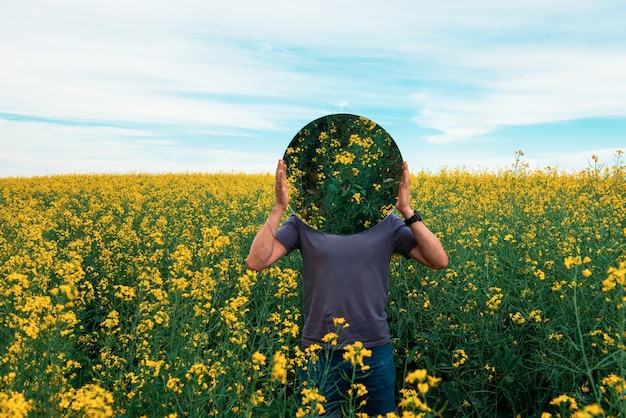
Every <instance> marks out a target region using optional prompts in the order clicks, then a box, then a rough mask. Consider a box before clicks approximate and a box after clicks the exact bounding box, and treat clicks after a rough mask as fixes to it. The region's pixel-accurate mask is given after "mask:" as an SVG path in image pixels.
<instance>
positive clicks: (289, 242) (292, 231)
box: [276, 215, 300, 253]
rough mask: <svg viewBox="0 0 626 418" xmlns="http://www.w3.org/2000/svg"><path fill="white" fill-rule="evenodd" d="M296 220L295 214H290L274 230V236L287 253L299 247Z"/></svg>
mask: <svg viewBox="0 0 626 418" xmlns="http://www.w3.org/2000/svg"><path fill="white" fill-rule="evenodd" d="M297 221H298V219H297V217H296V215H291V216H290V217H289V218H287V220H286V221H285V222H284V223H283V224H282V225H281V226H280V228H278V231H276V238H277V239H278V240H279V241H280V243H281V244H283V246H284V247H285V249H286V250H287V253H290V252H292V251H293V250H295V249H296V248H300V232H299V231H298V225H297Z"/></svg>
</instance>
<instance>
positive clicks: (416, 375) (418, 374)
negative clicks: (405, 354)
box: [404, 369, 428, 384]
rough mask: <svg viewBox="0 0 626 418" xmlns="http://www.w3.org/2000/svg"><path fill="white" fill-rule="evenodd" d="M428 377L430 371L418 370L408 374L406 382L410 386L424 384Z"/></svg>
mask: <svg viewBox="0 0 626 418" xmlns="http://www.w3.org/2000/svg"><path fill="white" fill-rule="evenodd" d="M427 375H428V371H427V370H426V369H418V370H413V371H412V372H410V373H408V374H407V375H406V377H405V378H404V381H405V382H407V383H410V384H414V383H416V382H423V381H424V380H426V376H427Z"/></svg>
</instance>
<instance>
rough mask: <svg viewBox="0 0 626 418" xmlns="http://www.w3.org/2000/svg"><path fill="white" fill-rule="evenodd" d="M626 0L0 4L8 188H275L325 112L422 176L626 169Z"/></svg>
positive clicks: (0, 105) (1, 120) (0, 114)
mask: <svg viewBox="0 0 626 418" xmlns="http://www.w3.org/2000/svg"><path fill="white" fill-rule="evenodd" d="M624 22H626V2H623V1H620V0H596V1H579V0H551V1H545V0H525V1H515V0H510V1H506V2H503V1H494V0H489V1H487V0H467V1H458V0H454V1H453V0H438V1H423V0H395V1H390V2H381V1H372V0H358V1H355V0H333V1H329V0H317V1H293V0H292V1H282V0H264V1H251V0H231V1H229V2H222V1H211V0H204V1H200V0H177V1H171V0H170V1H163V0H150V1H147V0H135V1H129V0H124V1H120V0H108V1H98V2H96V1H85V0H68V1H53V0H47V1H44V0H31V1H13V0H0V39H1V40H2V41H0V62H1V64H0V177H30V176H42V175H56V174H74V173H172V172H251V173H257V172H273V171H274V169H275V167H276V161H277V160H278V159H279V158H281V157H282V155H283V153H284V151H285V149H286V147H287V145H288V144H289V142H290V141H291V139H292V138H293V137H294V135H296V133H297V132H298V131H299V130H300V129H301V128H302V127H304V126H305V125H307V124H308V123H309V122H311V121H313V120H315V119H317V118H319V117H321V116H324V115H328V114H334V113H351V114H357V115H360V116H364V117H366V118H369V119H371V120H372V121H374V122H376V123H378V124H379V125H380V126H381V127H383V128H384V129H385V130H386V131H387V132H388V133H389V134H390V135H391V136H392V137H393V139H394V141H395V142H396V144H397V145H398V147H399V148H400V151H401V152H402V155H403V158H404V159H405V160H406V161H408V163H409V167H410V169H411V171H414V172H416V171H420V170H427V171H433V172H436V171H439V170H441V169H456V168H462V169H468V170H480V171H485V170H487V171H491V170H501V169H506V168H508V167H511V166H512V164H513V163H514V161H515V153H516V151H518V150H521V151H523V153H524V155H523V157H522V159H523V161H524V163H526V164H528V166H529V167H530V168H533V169H545V168H552V169H558V170H582V169H585V168H587V167H589V166H590V164H591V163H593V161H592V156H596V157H597V158H598V159H599V161H600V163H602V164H607V165H609V166H610V165H614V164H615V158H616V157H615V156H616V153H617V151H618V150H623V151H626V25H625V24H624Z"/></svg>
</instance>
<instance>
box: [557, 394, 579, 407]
mask: <svg viewBox="0 0 626 418" xmlns="http://www.w3.org/2000/svg"><path fill="white" fill-rule="evenodd" d="M561 404H569V406H568V407H569V409H571V410H575V409H578V404H577V403H576V400H575V399H574V398H572V397H571V396H567V395H565V394H563V395H560V396H557V397H556V398H554V399H553V400H552V401H551V402H550V405H553V406H561Z"/></svg>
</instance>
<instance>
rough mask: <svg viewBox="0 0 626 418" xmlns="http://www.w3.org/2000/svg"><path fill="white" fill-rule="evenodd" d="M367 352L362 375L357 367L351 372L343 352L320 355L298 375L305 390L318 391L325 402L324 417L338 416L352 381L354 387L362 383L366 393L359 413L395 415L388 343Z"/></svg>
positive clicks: (349, 364)
mask: <svg viewBox="0 0 626 418" xmlns="http://www.w3.org/2000/svg"><path fill="white" fill-rule="evenodd" d="M370 350H371V351H372V356H371V357H365V358H364V359H363V362H364V363H365V364H366V365H368V366H370V368H369V370H367V371H365V372H362V371H361V367H360V366H359V365H358V364H357V365H356V366H355V367H354V368H353V367H352V364H351V363H350V361H345V360H344V359H343V353H344V351H343V350H335V351H321V352H319V360H318V361H317V362H316V363H315V364H313V365H311V364H309V365H308V367H307V370H300V371H299V374H300V379H301V380H302V381H303V382H304V381H306V382H307V387H316V388H318V389H319V391H320V393H321V394H322V395H324V397H325V398H326V403H325V404H324V407H325V409H326V414H327V415H331V416H332V415H334V416H339V415H340V413H341V402H342V401H343V400H344V399H346V397H347V391H348V389H349V388H350V384H351V383H352V379H353V378H354V382H353V383H361V384H363V385H364V386H365V387H366V389H367V395H365V398H364V399H365V400H366V404H365V405H364V406H363V407H362V408H361V409H360V412H365V413H367V414H368V415H369V416H376V415H383V416H384V415H385V414H387V413H388V412H395V411H396V403H395V387H396V369H395V366H394V362H393V349H392V346H391V343H387V344H384V345H381V346H378V347H372V348H370Z"/></svg>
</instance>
